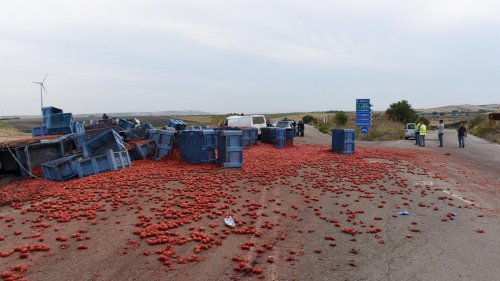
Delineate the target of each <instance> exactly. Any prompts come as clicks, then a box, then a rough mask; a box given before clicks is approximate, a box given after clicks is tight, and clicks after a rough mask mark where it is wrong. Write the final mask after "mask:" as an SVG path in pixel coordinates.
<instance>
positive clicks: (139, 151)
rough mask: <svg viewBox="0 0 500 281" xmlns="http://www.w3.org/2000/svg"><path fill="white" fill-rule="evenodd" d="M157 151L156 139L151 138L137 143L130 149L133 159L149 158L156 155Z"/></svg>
mask: <svg viewBox="0 0 500 281" xmlns="http://www.w3.org/2000/svg"><path fill="white" fill-rule="evenodd" d="M155 153H156V144H155V141H154V140H149V141H147V142H145V143H142V144H136V145H134V147H133V148H132V149H131V150H129V154H130V158H131V159H132V160H141V159H147V158H149V157H151V156H154V155H155Z"/></svg>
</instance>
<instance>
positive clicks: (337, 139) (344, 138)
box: [332, 129, 356, 154]
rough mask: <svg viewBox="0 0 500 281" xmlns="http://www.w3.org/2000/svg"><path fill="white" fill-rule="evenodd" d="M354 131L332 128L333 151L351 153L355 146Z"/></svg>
mask: <svg viewBox="0 0 500 281" xmlns="http://www.w3.org/2000/svg"><path fill="white" fill-rule="evenodd" d="M355 139H356V135H355V131H354V130H350V129H346V130H340V129H333V130H332V151H333V152H334V153H343V154H353V153H354V146H355Z"/></svg>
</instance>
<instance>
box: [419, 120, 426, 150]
mask: <svg viewBox="0 0 500 281" xmlns="http://www.w3.org/2000/svg"><path fill="white" fill-rule="evenodd" d="M419 131H420V137H419V140H418V141H419V142H420V146H421V147H425V135H427V126H425V123H422V124H421V125H420V129H419Z"/></svg>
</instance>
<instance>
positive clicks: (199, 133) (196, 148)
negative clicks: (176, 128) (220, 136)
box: [179, 130, 216, 164]
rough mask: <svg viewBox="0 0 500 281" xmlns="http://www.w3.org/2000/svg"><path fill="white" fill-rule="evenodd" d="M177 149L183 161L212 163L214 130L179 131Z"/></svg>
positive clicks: (213, 158)
mask: <svg viewBox="0 0 500 281" xmlns="http://www.w3.org/2000/svg"><path fill="white" fill-rule="evenodd" d="M179 149H180V153H181V159H182V160H184V161H187V162H189V163H192V164H203V163H214V162H215V160H216V159H215V133H214V130H190V131H181V132H180V141H179Z"/></svg>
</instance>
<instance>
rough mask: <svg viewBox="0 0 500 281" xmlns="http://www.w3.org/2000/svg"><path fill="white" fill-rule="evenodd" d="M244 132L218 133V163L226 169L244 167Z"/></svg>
mask: <svg viewBox="0 0 500 281" xmlns="http://www.w3.org/2000/svg"><path fill="white" fill-rule="evenodd" d="M242 136H243V132H242V131H232V130H231V131H218V132H217V143H218V145H217V162H218V163H219V164H221V165H222V166H224V167H225V168H240V167H241V166H242V165H243V138H242Z"/></svg>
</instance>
